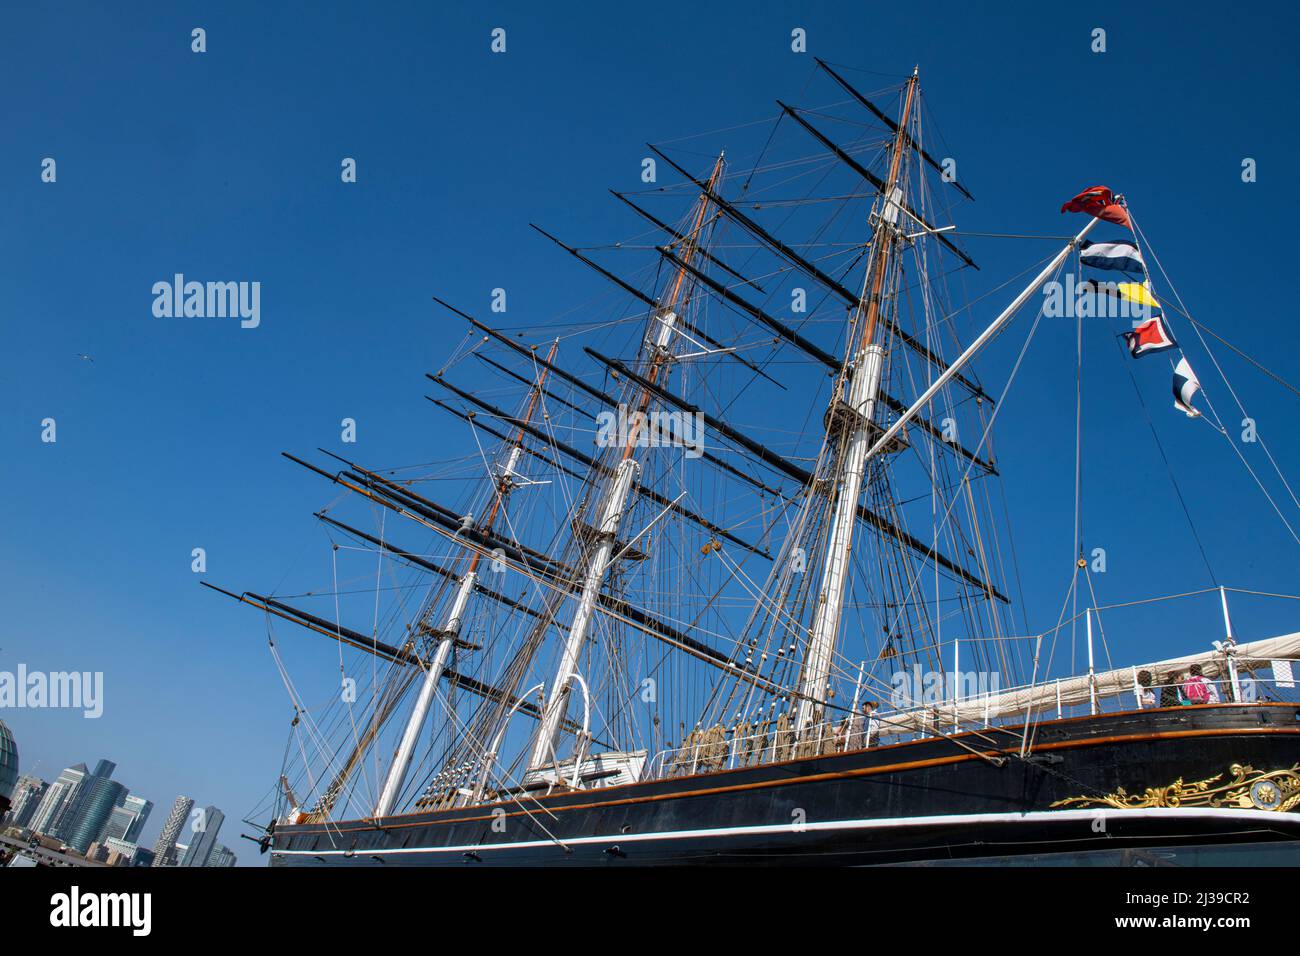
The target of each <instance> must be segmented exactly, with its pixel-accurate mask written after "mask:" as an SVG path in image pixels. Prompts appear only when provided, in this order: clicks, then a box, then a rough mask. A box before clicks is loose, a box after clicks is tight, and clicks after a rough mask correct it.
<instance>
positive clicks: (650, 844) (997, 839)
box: [270, 704, 1300, 867]
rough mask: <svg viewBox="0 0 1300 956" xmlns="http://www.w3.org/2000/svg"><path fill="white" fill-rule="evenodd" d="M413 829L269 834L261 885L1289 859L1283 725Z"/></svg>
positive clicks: (742, 784)
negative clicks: (1254, 854) (1139, 855)
mask: <svg viewBox="0 0 1300 956" xmlns="http://www.w3.org/2000/svg"><path fill="white" fill-rule="evenodd" d="M1033 740H1034V746H1033V748H1032V753H1031V755H1030V756H1029V758H1028V759H1023V758H1021V757H1020V756H1019V732H1018V728H1006V729H1000V728H994V729H990V730H984V731H980V732H978V733H975V732H972V733H963V734H956V735H952V736H948V737H934V738H926V739H921V740H916V741H910V742H906V743H899V744H891V745H884V746H875V747H870V748H868V749H865V750H858V751H853V752H850V753H842V754H831V755H826V756H820V757H812V758H807V759H795V760H789V761H785V762H782V763H774V764H766V765H762V766H757V767H745V768H738V769H732V770H721V771H718V772H713V773H701V774H695V775H692V776H686V777H672V778H667V779H659V780H652V781H647V782H644V783H635V784H628V785H624V786H619V787H608V788H597V789H590V790H580V791H564V792H555V793H551V794H549V795H545V796H541V795H536V796H527V797H523V796H521V797H519V798H518V799H517V800H515V799H511V800H507V801H503V802H497V803H491V804H483V805H477V806H468V807H458V808H455V809H451V810H443V811H438V812H430V813H419V814H412V815H408V816H396V817H388V818H385V819H383V820H382V821H376V820H349V821H338V822H331V823H328V824H300V825H285V824H282V825H280V826H278V827H277V828H276V829H275V831H274V833H273V834H272V836H271V841H270V844H271V845H270V849H271V853H272V864H273V865H277V866H322V865H324V866H337V865H343V866H392V865H397V866H447V865H454V866H467V865H469V866H563V865H569V866H575V865H576V866H619V867H623V866H665V865H667V866H681V865H871V864H888V863H918V862H926V861H953V860H964V859H969V860H980V859H988V860H992V859H1003V860H1005V859H1007V858H1012V859H1013V860H1014V859H1017V858H1028V857H1030V856H1031V855H1036V854H1053V853H1062V852H1070V853H1076V854H1077V853H1080V852H1087V851H1089V850H1093V849H1100V848H1106V849H1118V848H1125V849H1129V848H1131V849H1134V850H1140V849H1142V848H1159V847H1180V846H1215V845H1222V846H1227V845H1233V846H1235V845H1240V844H1256V843H1265V842H1272V843H1292V841H1294V843H1293V845H1294V846H1295V847H1298V848H1300V774H1298V773H1297V771H1300V706H1297V705H1291V704H1255V705H1234V704H1222V705H1209V706H1201V707H1173V708H1161V709H1154V710H1139V711H1131V712H1125V713H1119V714H1107V715H1099V716H1095V717H1077V718H1068V719H1064V720H1054V721H1045V722H1043V723H1041V724H1039V725H1038V726H1037V728H1036V730H1035V732H1034V734H1033Z"/></svg>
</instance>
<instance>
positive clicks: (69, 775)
mask: <svg viewBox="0 0 1300 956" xmlns="http://www.w3.org/2000/svg"><path fill="white" fill-rule="evenodd" d="M89 772H90V771H88V770H87V769H86V765H85V764H84V763H78V764H73V765H72V766H71V767H68V768H67V769H66V770H64V771H63V772H62V773H61V774H59V775H58V776H57V777H55V778H54V782H53V783H52V784H50V786H49V789H48V790H47V791H46V792H45V796H44V797H42V798H41V803H40V806H38V807H37V808H36V813H35V814H33V816H32V819H31V823H30V824H29V826H30V827H31V828H32V829H33V830H35V831H36V832H37V833H44V834H47V835H48V836H55V831H56V830H57V828H58V826H59V823H60V821H61V820H62V819H63V817H64V816H65V815H66V811H67V809H68V807H69V805H71V804H72V803H73V802H74V801H75V800H76V796H77V793H78V790H79V788H80V787H81V781H82V779H83V778H85V776H86V774H87V773H89Z"/></svg>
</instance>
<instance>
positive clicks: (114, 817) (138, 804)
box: [99, 793, 153, 843]
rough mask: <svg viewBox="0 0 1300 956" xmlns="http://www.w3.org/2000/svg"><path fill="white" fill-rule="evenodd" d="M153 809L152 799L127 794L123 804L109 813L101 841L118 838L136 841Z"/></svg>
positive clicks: (100, 837)
mask: <svg viewBox="0 0 1300 956" xmlns="http://www.w3.org/2000/svg"><path fill="white" fill-rule="evenodd" d="M152 810H153V802H152V801H150V800H146V799H145V798H144V797H137V796H136V795H134V794H130V793H128V794H126V796H125V797H124V798H123V800H122V804H121V806H117V807H114V808H113V812H112V813H110V814H109V815H108V822H107V823H105V824H104V831H103V832H102V833H101V834H100V835H99V842H101V843H103V842H104V841H106V840H109V839H117V840H125V841H126V842H127V843H135V842H136V841H137V839H138V838H139V836H140V831H141V830H143V829H144V824H145V821H146V820H148V819H149V813H150V812H151V811H152Z"/></svg>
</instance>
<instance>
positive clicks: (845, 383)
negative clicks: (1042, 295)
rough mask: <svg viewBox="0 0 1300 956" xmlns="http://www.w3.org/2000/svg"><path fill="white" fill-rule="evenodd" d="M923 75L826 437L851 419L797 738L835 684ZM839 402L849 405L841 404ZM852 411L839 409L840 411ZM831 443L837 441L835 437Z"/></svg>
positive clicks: (897, 150)
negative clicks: (884, 307)
mask: <svg viewBox="0 0 1300 956" xmlns="http://www.w3.org/2000/svg"><path fill="white" fill-rule="evenodd" d="M917 82H918V71H916V70H913V71H912V75H911V77H910V78H909V79H908V81H907V90H906V93H905V95H904V98H903V112H902V114H901V115H900V117H899V122H898V126H897V129H896V131H895V134H894V144H893V152H892V155H891V157H890V161H889V175H888V177H886V180H885V185H886V188H885V190H884V192H883V193H882V196H881V200H882V201H883V202H882V203H879V204H878V205H877V218H876V230H875V238H874V240H873V243H872V254H871V260H870V263H869V265H868V268H867V275H866V277H865V280H864V283H863V291H862V297H861V299H860V302H859V311H860V314H861V315H862V317H863V320H862V325H861V328H860V331H859V335H858V338H857V341H856V342H855V343H850V347H849V348H848V349H847V350H846V353H845V358H844V369H843V372H842V373H841V380H842V385H841V388H840V389H837V390H836V394H835V396H834V397H833V398H832V400H831V401H832V414H831V415H829V416H827V425H828V429H830V428H833V427H835V420H836V418H837V417H843V416H837V415H836V414H835V413H836V412H837V411H842V412H845V413H846V414H847V417H849V418H850V419H851V424H850V425H849V426H848V429H849V434H848V436H847V438H846V439H843V440H842V442H843V443H842V444H841V446H840V448H841V452H840V455H841V457H840V459H839V460H838V461H837V462H836V463H835V471H836V472H837V473H838V478H839V481H838V482H837V484H836V486H835V489H834V491H833V493H832V494H833V502H832V514H833V517H832V523H831V530H830V536H829V538H828V544H827V548H826V556H825V561H824V564H823V568H822V576H821V589H820V591H819V592H818V595H817V603H816V607H815V610H814V612H813V624H812V633H811V636H810V638H809V642H808V653H807V656H806V657H805V659H804V668H803V674H802V678H801V681H800V687H799V703H798V707H797V711H796V714H795V732H796V733H801V732H803V731H805V730H807V729H808V728H809V727H810V726H812V725H813V724H816V723H818V722H820V721H821V720H822V719H823V712H824V709H825V703H826V700H827V697H828V694H827V691H828V689H829V683H830V672H831V663H832V658H833V656H834V653H835V644H836V640H837V638H838V635H839V626H840V616H841V614H842V612H843V607H844V593H845V588H846V587H847V584H848V575H849V562H850V559H851V555H852V550H853V535H854V530H855V528H856V526H857V521H858V503H859V499H860V498H861V496H862V484H863V480H864V478H865V476H866V465H867V450H868V447H869V445H870V441H871V435H872V431H871V428H872V419H873V417H874V414H875V407H876V397H877V394H878V393H879V390H880V378H881V373H882V370H883V368H884V361H885V348H884V346H883V345H882V344H880V343H878V342H877V341H876V329H877V327H878V326H879V325H880V324H881V323H880V312H881V294H882V291H883V290H884V288H885V281H886V278H887V273H888V272H889V267H890V260H891V258H892V256H893V252H894V248H895V245H896V244H897V242H898V238H899V231H898V228H897V223H898V219H899V216H900V215H901V214H902V208H901V207H902V195H901V191H900V190H899V187H898V181H899V172H900V170H901V168H902V162H903V151H904V149H905V148H906V145H907V142H908V135H907V127H908V124H909V122H910V119H911V114H912V103H913V100H914V99H915V97H916V87H917ZM841 395H842V396H843V398H841ZM841 402H842V403H844V404H845V405H847V408H846V409H839V408H837V406H838V405H839V404H840V403H841ZM829 438H830V440H835V439H834V438H833V436H829Z"/></svg>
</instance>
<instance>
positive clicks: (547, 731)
mask: <svg viewBox="0 0 1300 956" xmlns="http://www.w3.org/2000/svg"><path fill="white" fill-rule="evenodd" d="M722 166H723V158H722V156H719V157H718V159H717V162H715V163H714V165H713V172H712V173H711V174H710V176H709V184H708V189H707V191H708V192H712V191H713V190H714V189H716V188H717V186H718V182H719V180H720V179H721V177H722ZM709 205H710V203H709V198H708V196H707V195H702V196H701V197H700V198H699V201H698V205H697V208H696V210H695V217H694V221H693V223H692V225H691V230H690V232H689V242H687V243H686V247H685V249H684V250H683V253H684V256H685V258H686V260H687V261H688V262H689V260H690V259H691V258H692V257H693V256H694V254H695V250H696V248H697V247H698V246H699V243H700V236H701V233H702V231H703V229H704V226H705V219H706V216H707V214H708V211H709ZM687 274H688V273H687V270H686V269H685V268H680V267H679V268H678V270H677V276H676V278H675V279H674V281H673V284H672V287H671V289H670V290H669V292H668V294H667V295H666V296H665V297H664V299H663V301H662V302H661V303H660V305H659V307H658V308H656V309H655V310H654V311H653V312H652V313H651V318H652V322H653V324H652V326H651V330H652V331H651V333H650V334H649V335H647V337H646V342H645V349H646V351H647V352H648V353H649V355H648V357H649V358H650V368H649V369H648V371H647V372H646V378H647V380H648V383H649V387H647V386H646V385H642V386H641V389H640V393H639V395H638V398H637V403H636V409H635V410H636V411H637V412H640V413H644V412H645V411H646V409H647V408H648V407H649V405H650V400H651V398H652V397H653V396H654V391H653V386H654V385H655V384H656V383H657V382H658V381H659V379H660V378H661V377H662V376H664V375H665V373H666V372H667V370H668V367H669V365H670V364H671V362H672V360H673V355H672V352H671V351H670V350H669V345H670V343H671V341H672V335H673V329H674V327H675V325H676V323H677V312H676V311H675V310H676V309H677V308H678V303H679V301H680V299H681V294H682V289H683V287H684V286H685V284H686V278H687ZM654 324H657V325H658V327H659V328H658V331H657V332H656V331H654ZM628 417H629V419H630V420H631V421H632V422H633V424H632V427H631V429H630V432H629V434H628V436H627V439H626V443H625V444H624V446H623V450H622V454H621V457H620V460H619V464H618V465H617V467H616V468H615V469H614V474H613V478H612V481H611V482H610V484H609V485H608V490H607V492H606V495H605V499H604V503H603V505H602V507H601V509H600V512H599V518H598V523H597V524H596V526H595V528H594V529H593V531H594V536H595V541H596V546H595V550H594V551H593V552H592V554H591V559H590V561H589V562H588V564H587V573H586V575H585V577H584V578H583V583H582V594H581V596H580V597H579V599H578V607H577V610H576V611H575V612H574V615H573V622H572V623H571V624H570V625H569V636H568V639H567V640H566V641H565V644H564V649H563V651H562V652H561V654H560V663H559V667H558V669H557V670H556V673H555V678H554V680H553V681H552V684H551V693H550V696H549V698H548V699H547V701H546V706H545V709H544V711H543V714H542V721H541V725H540V726H539V727H538V729H537V737H536V738H535V739H534V741H533V750H532V754H531V756H530V758H529V761H528V765H529V767H534V768H535V767H542V766H545V765H546V764H548V763H551V762H552V761H555V760H557V759H558V757H557V755H556V753H555V742H556V738H557V737H558V735H559V732H560V724H561V722H562V721H563V719H564V716H565V714H566V713H568V709H569V695H570V693H571V692H572V685H573V682H574V680H575V679H578V662H579V660H580V658H581V656H582V652H583V649H584V647H585V646H586V643H587V638H588V634H589V633H590V630H591V623H592V618H593V616H594V614H595V611H596V604H597V599H598V598H599V596H600V592H601V589H602V588H603V587H604V583H605V574H606V572H607V571H608V570H609V567H610V564H611V563H612V559H613V556H614V548H615V545H616V540H617V537H618V530H619V525H620V524H621V523H622V520H623V515H624V514H625V513H626V511H627V504H628V499H629V497H630V496H631V493H632V487H633V485H634V483H635V482H636V479H637V478H638V476H639V475H640V473H641V464H640V462H639V461H638V460H637V458H636V456H635V455H634V454H633V452H634V451H635V449H636V448H637V446H638V438H639V433H640V430H641V428H642V427H643V423H644V421H645V418H646V416H645V415H644V414H639V415H630V416H628ZM584 692H585V691H584Z"/></svg>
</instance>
